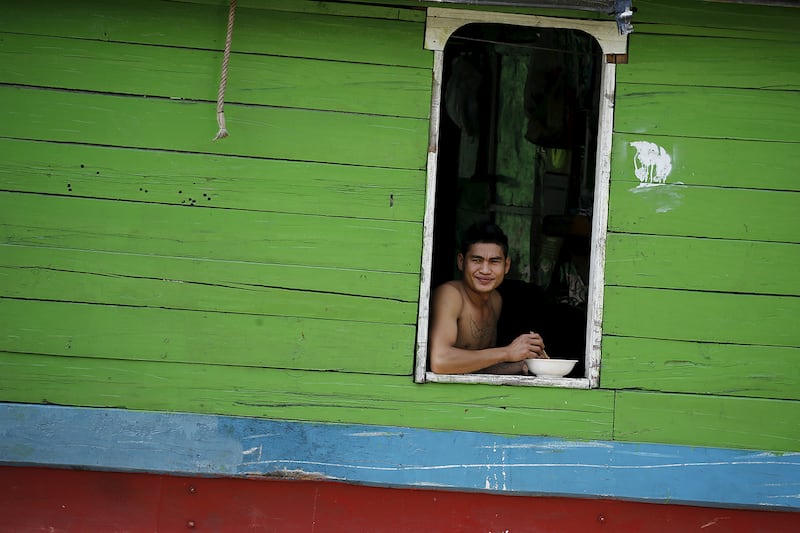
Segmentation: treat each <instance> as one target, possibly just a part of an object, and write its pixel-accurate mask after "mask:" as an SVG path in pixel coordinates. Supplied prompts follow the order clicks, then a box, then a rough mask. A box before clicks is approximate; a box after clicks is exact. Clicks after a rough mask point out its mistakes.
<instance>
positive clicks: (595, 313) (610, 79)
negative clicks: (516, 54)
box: [414, 8, 628, 389]
mask: <svg viewBox="0 0 800 533" xmlns="http://www.w3.org/2000/svg"><path fill="white" fill-rule="evenodd" d="M475 22H482V23H497V24H511V25H515V26H528V27H540V28H563V29H575V30H582V31H584V32H586V33H588V34H589V35H591V36H593V37H594V38H595V39H596V40H597V42H598V44H599V45H600V48H601V49H602V52H603V55H604V58H608V57H609V55H614V56H616V55H620V54H626V53H627V49H628V39H627V37H626V36H624V35H620V34H619V31H618V29H617V24H616V22H606V21H593V20H573V19H565V18H556V17H540V16H534V15H517V14H508V13H494V12H484V11H470V10H461V9H444V8H429V9H428V17H427V23H426V28H425V48H426V49H428V50H432V51H433V90H432V97H431V100H432V101H431V119H430V120H431V124H430V142H429V144H428V161H427V192H426V201H425V219H424V227H423V245H422V272H421V276H420V294H419V316H418V320H417V353H416V366H415V369H414V381H416V382H417V383H425V382H443V383H491V384H498V385H528V386H550V387H564V388H573V389H589V388H596V387H598V386H599V384H600V342H601V338H602V323H603V288H604V280H605V272H604V270H605V249H606V232H607V223H608V193H609V184H610V175H611V135H612V131H613V126H614V91H615V86H616V64H615V63H616V62H615V61H612V62H610V61H608V60H606V61H603V64H602V73H601V78H600V84H601V93H600V103H599V106H600V109H599V119H598V120H599V124H598V133H597V153H596V162H595V191H594V207H593V216H592V243H591V268H590V279H589V294H588V309H587V328H586V367H585V374H584V375H585V377H583V378H547V377H536V376H501V375H493V374H437V373H435V372H430V371H428V370H427V365H428V328H429V324H430V297H431V269H432V264H433V233H434V227H433V221H434V209H435V205H436V173H437V158H438V152H439V119H440V111H441V101H442V72H443V67H444V47H445V44H446V43H447V40H448V39H449V38H450V36H451V35H452V34H453V33H454V32H455V31H456V30H457V29H458V28H460V27H462V26H464V25H465V24H470V23H475Z"/></svg>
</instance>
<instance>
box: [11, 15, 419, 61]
mask: <svg viewBox="0 0 800 533" xmlns="http://www.w3.org/2000/svg"><path fill="white" fill-rule="evenodd" d="M3 15H4V16H3V19H2V20H0V32H9V33H22V34H30V35H44V36H51V37H71V38H79V39H90V40H92V39H94V40H100V41H114V42H124V43H138V44H149V45H161V46H169V47H180V48H201V49H211V50H220V51H221V50H222V49H223V48H224V45H225V36H226V29H227V22H228V6H227V5H217V6H214V5H202V4H190V3H181V2H160V1H158V0H141V1H139V0H127V1H117V2H102V1H100V0H77V1H73V2H69V4H64V3H63V2H59V1H58V0H32V1H31V2H29V3H25V4H16V5H9V6H7V8H6V9H5V10H4V12H3ZM423 32H424V24H423V23H422V22H407V21H402V20H382V19H376V18H368V17H363V18H359V17H349V16H330V15H325V14H316V13H305V14H303V13H297V12H291V11H280V10H277V11H272V10H265V9H251V8H247V7H242V8H238V9H237V12H236V20H235V24H234V37H233V39H232V50H233V51H234V52H246V53H256V54H272V55H281V56H289V57H307V58H316V59H328V60H336V61H351V62H359V63H374V64H378V65H402V66H410V67H422V68H430V67H431V65H432V62H433V55H432V53H431V52H429V51H427V50H425V49H424V48H423V46H422V38H423ZM219 59H220V62H221V55H220V56H219Z"/></svg>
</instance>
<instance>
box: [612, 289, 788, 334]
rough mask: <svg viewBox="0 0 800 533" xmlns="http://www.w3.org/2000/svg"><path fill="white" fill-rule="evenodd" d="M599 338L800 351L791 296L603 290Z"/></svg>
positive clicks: (654, 290)
mask: <svg viewBox="0 0 800 533" xmlns="http://www.w3.org/2000/svg"><path fill="white" fill-rule="evenodd" d="M604 301H605V313H604V317H603V318H604V320H603V326H604V327H603V334H604V335H619V336H625V337H644V338H653V339H672V340H690V341H700V342H718V343H730V344H754V345H763V346H788V347H798V346H800V331H798V329H797V328H794V327H787V326H788V325H789V324H794V323H795V322H796V319H797V317H798V316H800V299H798V298H796V297H792V296H762V295H752V294H734V293H711V292H699V291H677V290H665V289H643V288H633V287H606V290H605V300H604Z"/></svg>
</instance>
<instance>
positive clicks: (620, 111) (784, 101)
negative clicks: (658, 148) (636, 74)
mask: <svg viewBox="0 0 800 533" xmlns="http://www.w3.org/2000/svg"><path fill="white" fill-rule="evenodd" d="M614 109H615V111H614V131H617V132H624V133H634V134H638V135H679V136H685V137H711V138H718V139H749V140H756V141H783V142H794V143H796V142H800V130H798V128H796V127H795V124H796V122H797V120H798V118H800V92H798V91H763V90H761V91H759V90H751V89H736V88H733V89H729V88H718V87H692V86H673V85H660V84H646V83H618V84H617V90H616V99H615V106H614Z"/></svg>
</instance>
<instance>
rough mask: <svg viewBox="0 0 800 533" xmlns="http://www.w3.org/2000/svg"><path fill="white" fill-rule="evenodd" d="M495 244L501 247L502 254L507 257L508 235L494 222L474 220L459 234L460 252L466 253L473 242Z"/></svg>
mask: <svg viewBox="0 0 800 533" xmlns="http://www.w3.org/2000/svg"><path fill="white" fill-rule="evenodd" d="M479 242H481V243H489V244H497V245H499V246H501V247H502V248H503V255H504V256H506V257H508V237H506V234H505V233H503V230H502V229H500V226H498V225H497V224H495V223H494V222H488V221H482V222H475V223H474V224H472V225H471V226H470V227H468V228H467V229H466V230H464V233H463V234H462V236H461V253H462V254H463V255H467V251H468V250H469V247H470V246H472V245H473V244H475V243H479Z"/></svg>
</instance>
